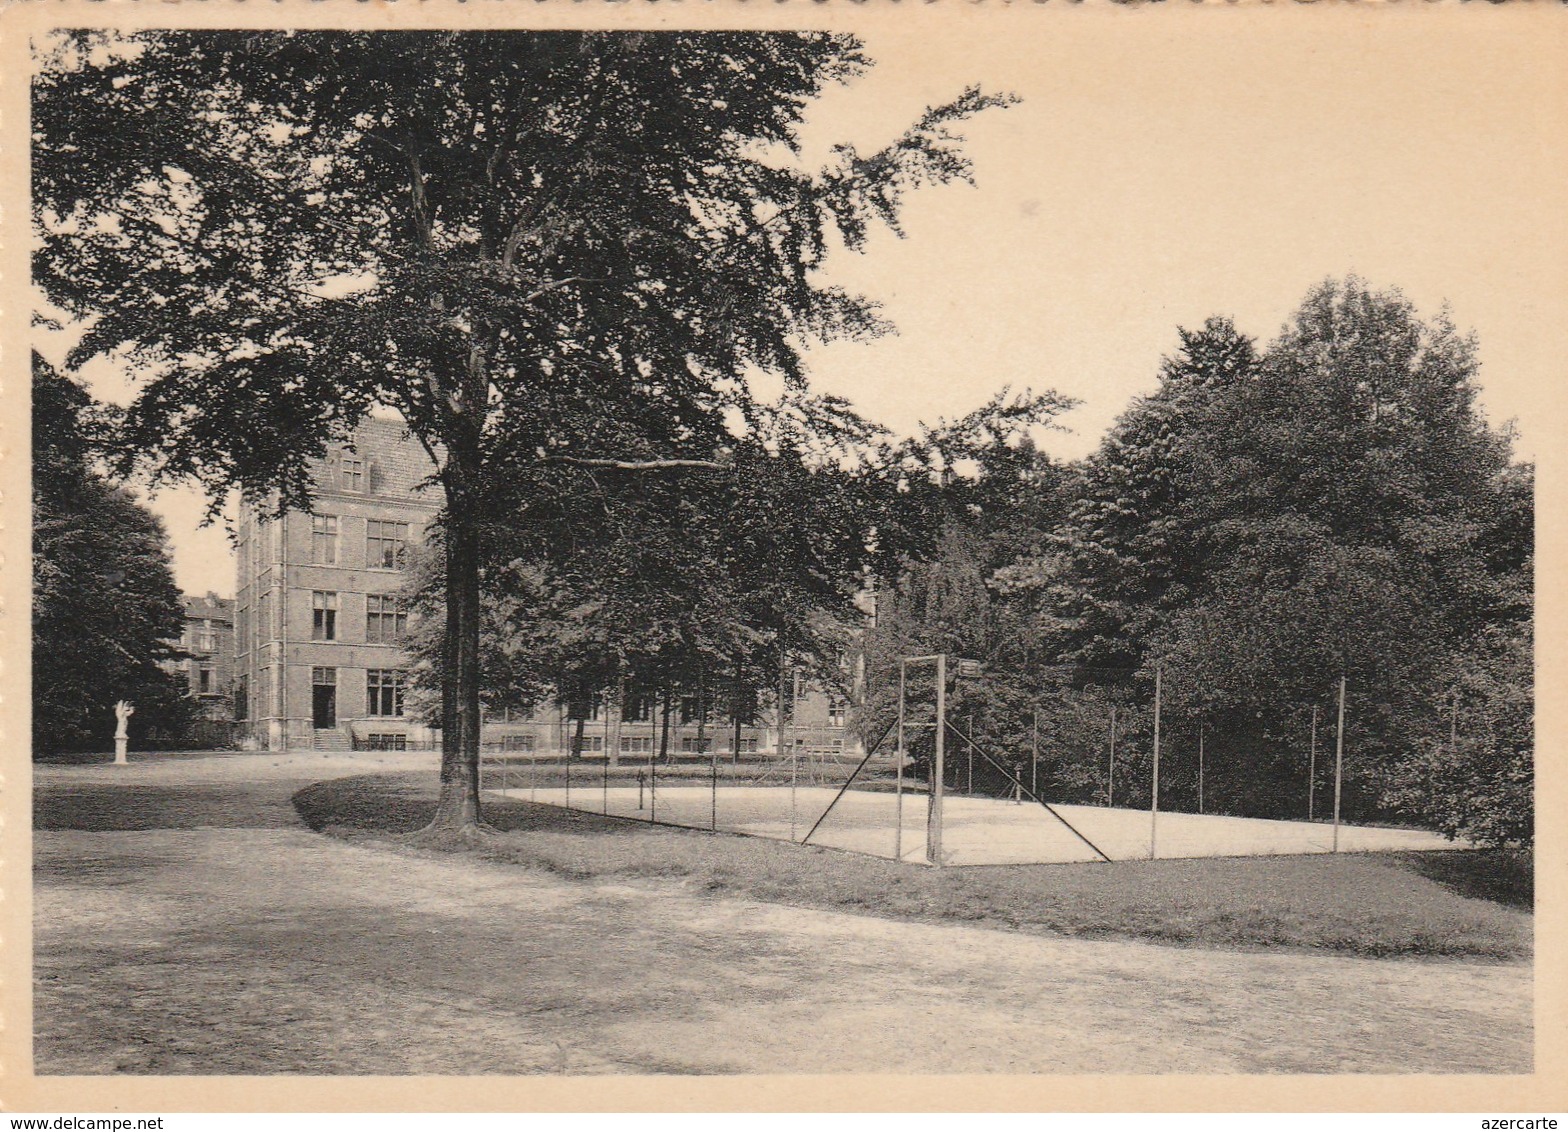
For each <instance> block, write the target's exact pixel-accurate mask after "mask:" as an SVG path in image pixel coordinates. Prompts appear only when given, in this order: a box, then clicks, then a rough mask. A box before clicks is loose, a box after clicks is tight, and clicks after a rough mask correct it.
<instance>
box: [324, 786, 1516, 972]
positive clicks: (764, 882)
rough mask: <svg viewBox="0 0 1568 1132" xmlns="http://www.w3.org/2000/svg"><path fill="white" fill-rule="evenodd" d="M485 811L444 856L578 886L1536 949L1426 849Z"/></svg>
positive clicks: (350, 810)
mask: <svg viewBox="0 0 1568 1132" xmlns="http://www.w3.org/2000/svg"><path fill="white" fill-rule="evenodd" d="M435 794H436V784H435V783H434V782H433V781H432V780H431V779H430V778H429V777H428V776H426V775H418V776H414V775H370V776H363V777H356V778H343V779H336V780H333V781H331V782H324V783H319V784H317V785H314V786H310V787H307V788H306V789H304V790H301V791H300V792H299V793H298V794H296V795H295V796H294V804H295V806H296V807H297V808H298V810H299V813H300V815H301V817H302V818H303V819H304V820H305V822H306V824H308V825H309V826H310V827H311V828H313V829H316V830H318V831H320V832H323V833H327V834H329V835H331V836H335V837H340V838H343V839H344V840H347V841H351V842H352V841H361V842H363V841H367V840H374V841H382V842H387V841H390V842H393V843H401V844H402V845H403V846H405V847H407V848H413V849H421V848H423V847H421V846H419V845H418V839H417V836H410V835H415V834H416V831H418V830H419V829H421V828H422V827H423V826H424V825H425V824H426V823H428V822H429V820H430V818H431V816H432V814H433V813H434V809H435ZM485 817H486V820H487V821H488V822H489V823H490V824H491V825H492V826H494V827H496V828H497V829H498V830H500V831H501V832H500V834H499V835H497V836H493V837H490V838H485V839H482V841H480V842H477V843H475V844H474V845H473V846H471V847H468V848H467V849H456V850H443V851H447V852H452V854H453V855H454V856H457V855H459V854H461V853H464V852H467V853H469V854H471V855H472V856H474V857H477V858H478V859H481V860H484V861H486V862H489V863H491V864H495V865H501V866H512V867H520V868H525V869H536V870H541V871H545V872H548V873H552V874H555V875H557V876H561V877H563V878H567V879H571V880H580V881H588V882H602V881H608V880H614V881H622V880H625V879H628V878H650V877H662V878H668V879H671V880H676V881H678V882H679V883H680V884H682V885H683V886H684V887H686V888H687V889H688V890H690V891H697V892H707V893H713V894H714V895H720V896H739V897H743V898H746V899H751V900H758V901H763V902H768V903H775V904H787V905H793V906H796V907H808V908H817V909H824V910H830V911H840V912H848V913H853V914H857V915H869V916H877V917H881V918H883V919H890V920H915V921H922V922H930V923H964V924H970V925H974V926H981V927H988V928H993V929H1006V930H1011V931H1022V932H1031V933H1039V934H1050V935H1066V936H1081V937H1087V938H1121V939H1140V940H1144V941H1147V942H1152V943H1161V944H1168V945H1184V946H1193V945H1196V946H1204V947H1245V948H1290V949H1308V950H1317V951H1331V952H1339V953H1348V954H1355V955H1362V956H1367V957H1391V956H1411V957H1415V956H1424V957H1438V956H1443V957H1450V958H1465V959H1486V960H1501V961H1517V960H1522V959H1528V958H1529V957H1530V954H1531V942H1532V929H1531V919H1530V916H1529V915H1528V913H1527V912H1526V911H1524V910H1522V909H1520V908H1518V907H1517V906H1512V905H1507V904H1501V903H1498V902H1496V901H1495V900H1490V899H1482V900H1478V899H1466V898H1465V895H1466V894H1462V893H1461V892H1460V891H1458V890H1457V889H1456V887H1455V883H1454V882H1455V878H1456V877H1458V876H1461V875H1463V874H1464V865H1463V864H1462V863H1461V864H1455V865H1450V866H1449V867H1448V868H1449V872H1448V874H1445V875H1446V876H1447V880H1443V879H1435V878H1429V877H1428V876H1426V875H1425V874H1423V873H1422V872H1421V871H1420V869H1421V868H1422V867H1427V864H1426V862H1424V861H1422V860H1421V858H1422V857H1424V856H1425V855H1424V854H1409V853H1406V854H1399V853H1356V854H1343V855H1339V856H1330V855H1327V854H1315V855H1311V856H1298V857H1291V856H1280V857H1242V858H1207V859H1196V860H1170V861H1127V862H1117V863H1113V864H1098V863H1090V864H1065V865H1009V866H998V867H994V868H964V869H956V868H955V869H927V868H921V867H917V866H911V865H900V864H898V863H896V862H893V861H889V860H885V859H882V858H878V857H868V856H861V855H858V854H852V853H840V852H835V851H831V850H827V849H822V848H819V847H816V846H803V845H794V844H790V843H788V842H781V841H773V840H768V839H764V838H754V837H743V836H739V835H733V834H725V833H719V834H712V833H709V832H707V831H701V830H687V829H679V828H676V827H671V826H656V825H651V824H647V823H643V822H637V821H627V820H622V819H617V818H613V817H603V816H600V815H598V814H593V813H585V812H581V811H572V810H565V809H562V808H559V807H555V806H549V805H544V804H537V805H536V804H531V803H528V802H526V801H512V800H504V801H503V800H498V799H493V798H487V799H486V803H485ZM1443 856H1459V854H1443Z"/></svg>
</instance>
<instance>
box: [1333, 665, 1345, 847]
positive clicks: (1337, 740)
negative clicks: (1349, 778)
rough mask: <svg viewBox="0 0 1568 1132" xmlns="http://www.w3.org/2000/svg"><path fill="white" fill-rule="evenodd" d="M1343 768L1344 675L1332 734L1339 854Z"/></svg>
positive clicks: (1336, 832) (1335, 827) (1342, 675)
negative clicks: (1340, 795) (1336, 725)
mask: <svg viewBox="0 0 1568 1132" xmlns="http://www.w3.org/2000/svg"><path fill="white" fill-rule="evenodd" d="M1344 767H1345V674H1344V673H1343V672H1341V673H1340V674H1339V727H1338V729H1337V730H1336V731H1335V733H1334V852H1336V853H1338V852H1339V787H1340V781H1341V779H1342V777H1343V774H1344Z"/></svg>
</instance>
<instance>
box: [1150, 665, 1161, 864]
mask: <svg viewBox="0 0 1568 1132" xmlns="http://www.w3.org/2000/svg"><path fill="white" fill-rule="evenodd" d="M1160 674H1161V668H1160V666H1159V665H1155V667H1154V784H1153V787H1152V789H1151V790H1150V791H1149V860H1151V861H1152V860H1154V854H1155V849H1156V842H1155V835H1156V832H1157V827H1158V825H1159V822H1160Z"/></svg>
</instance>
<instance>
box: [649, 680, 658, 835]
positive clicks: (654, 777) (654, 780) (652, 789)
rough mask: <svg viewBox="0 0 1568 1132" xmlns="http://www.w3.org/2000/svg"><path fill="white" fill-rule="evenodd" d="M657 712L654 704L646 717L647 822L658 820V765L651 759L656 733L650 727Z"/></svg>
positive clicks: (656, 705)
mask: <svg viewBox="0 0 1568 1132" xmlns="http://www.w3.org/2000/svg"><path fill="white" fill-rule="evenodd" d="M658 710H659V708H658V704H655V705H654V710H653V712H650V713H649V716H648V719H649V721H650V724H649V727H648V820H649V821H658V820H659V764H658V761H657V760H656V759H655V758H654V757H653V755H654V748H655V746H656V745H657V744H655V743H654V741H653V737H654V735H655V734H656V732H655V730H654V728H653V726H652V723H651V721H652V719H653V716H654V714H655V713H657V712H658Z"/></svg>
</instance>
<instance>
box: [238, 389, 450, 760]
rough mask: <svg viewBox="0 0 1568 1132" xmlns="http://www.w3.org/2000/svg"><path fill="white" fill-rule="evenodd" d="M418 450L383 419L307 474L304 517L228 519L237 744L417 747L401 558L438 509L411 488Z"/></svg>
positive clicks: (255, 511) (416, 482)
mask: <svg viewBox="0 0 1568 1132" xmlns="http://www.w3.org/2000/svg"><path fill="white" fill-rule="evenodd" d="M431 471H432V468H431V464H430V460H429V457H428V456H427V455H426V454H425V452H424V449H423V448H421V447H420V445H419V444H418V443H417V442H416V441H414V440H413V439H412V438H410V437H409V436H408V435H407V433H406V432H405V431H404V429H403V426H402V425H401V424H400V423H399V422H396V421H390V420H382V419H379V418H370V419H367V420H366V421H365V422H364V423H363V424H362V425H361V426H360V428H359V429H358V430H357V432H356V433H355V436H354V439H353V442H352V443H351V444H346V445H338V446H336V447H334V448H333V449H332V450H331V451H329V452H328V453H327V455H326V456H325V458H323V459H322V460H319V461H318V462H317V465H316V467H315V469H314V481H315V486H314V492H313V504H312V512H311V513H310V514H308V515H307V514H302V513H300V512H296V511H291V512H288V513H285V514H283V515H281V516H279V515H275V514H274V512H275V511H276V501H275V500H271V499H269V500H264V501H260V502H259V503H257V502H252V504H251V505H250V506H247V507H245V508H244V509H243V512H242V514H241V516H240V521H239V528H238V540H237V547H236V550H237V555H238V563H237V565H238V570H237V579H236V587H235V649H236V661H235V707H236V713H235V714H236V718H238V719H239V720H240V721H242V732H241V742H242V743H243V744H244V745H245V746H247V747H253V748H258V747H259V748H267V749H271V750H279V749H282V748H285V747H316V748H321V749H328V750H332V749H337V750H346V749H349V748H350V747H354V746H369V745H387V746H394V745H406V744H409V743H410V742H412V743H413V744H414V745H423V744H425V743H428V742H429V739H430V736H429V732H428V729H427V728H424V727H423V726H421V725H419V724H418V723H417V722H416V721H414V720H413V719H411V718H410V717H408V716H407V715H405V713H404V704H403V695H404V687H405V684H406V682H407V662H406V659H405V656H404V652H403V648H402V645H401V639H402V637H403V635H404V634H405V633H406V631H407V628H408V612H407V608H406V606H405V604H404V602H403V600H402V597H401V591H402V589H403V586H404V584H405V581H406V574H405V564H406V560H407V554H408V551H409V548H410V547H413V546H416V545H418V544H419V543H421V542H422V541H423V540H424V537H425V531H426V529H427V528H428V526H429V524H430V521H431V520H432V519H433V518H434V517H435V514H436V511H437V510H438V509H439V507H440V504H441V495H440V490H439V488H435V487H429V488H425V487H422V486H421V485H422V484H423V482H424V481H425V480H426V479H427V478H428V476H429V475H430V473H431Z"/></svg>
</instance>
